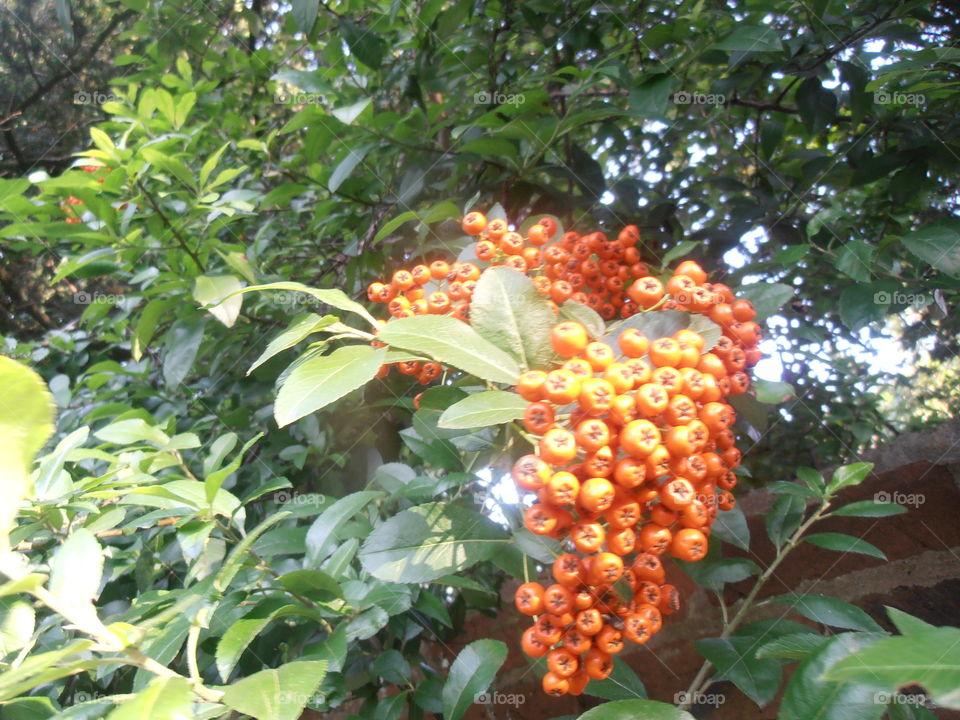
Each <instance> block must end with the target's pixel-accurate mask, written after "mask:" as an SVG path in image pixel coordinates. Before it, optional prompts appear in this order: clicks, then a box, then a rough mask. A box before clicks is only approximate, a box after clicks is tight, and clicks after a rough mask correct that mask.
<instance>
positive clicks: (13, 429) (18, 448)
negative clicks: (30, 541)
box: [0, 355, 54, 554]
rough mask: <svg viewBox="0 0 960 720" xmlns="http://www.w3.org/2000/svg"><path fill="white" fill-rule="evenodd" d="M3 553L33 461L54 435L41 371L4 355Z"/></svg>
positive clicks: (0, 432) (0, 445)
mask: <svg viewBox="0 0 960 720" xmlns="http://www.w3.org/2000/svg"><path fill="white" fill-rule="evenodd" d="M0 388H3V402H2V403H0V494H2V496H3V502H2V503H0V554H2V553H3V552H4V551H5V550H6V549H7V548H8V539H7V533H8V531H9V530H10V528H12V527H13V523H14V519H15V518H16V516H17V510H18V507H19V505H20V500H21V499H22V498H24V497H25V496H26V495H27V493H28V491H29V484H30V480H29V472H30V465H31V463H32V462H33V458H34V456H35V455H36V454H37V453H38V452H39V451H40V448H42V447H43V446H44V445H45V444H46V443H47V440H49V439H50V436H51V435H53V429H54V425H53V418H54V405H53V397H52V396H51V395H50V391H49V390H48V389H47V385H46V383H44V381H43V380H42V379H41V378H40V376H39V375H37V373H35V372H34V371H33V370H31V369H30V368H28V367H27V366H26V365H21V364H20V363H18V362H17V361H15V360H11V359H10V358H8V357H5V356H3V355H0Z"/></svg>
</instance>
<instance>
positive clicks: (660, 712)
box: [577, 682, 695, 720]
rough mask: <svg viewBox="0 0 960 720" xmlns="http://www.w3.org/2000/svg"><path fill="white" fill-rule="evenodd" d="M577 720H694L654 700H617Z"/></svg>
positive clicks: (674, 708)
mask: <svg viewBox="0 0 960 720" xmlns="http://www.w3.org/2000/svg"><path fill="white" fill-rule="evenodd" d="M590 684H591V685H592V684H593V683H592V682H591V683H590ZM577 720H695V718H694V717H693V715H691V714H690V713H688V712H686V711H685V710H680V709H679V708H676V707H674V706H673V705H668V704H667V703H662V702H657V701H656V700H617V701H616V702H609V703H603V704H602V705H599V706H598V707H595V708H593V709H592V710H587V711H586V712H585V713H584V714H583V715H581V716H580V717H579V718H577Z"/></svg>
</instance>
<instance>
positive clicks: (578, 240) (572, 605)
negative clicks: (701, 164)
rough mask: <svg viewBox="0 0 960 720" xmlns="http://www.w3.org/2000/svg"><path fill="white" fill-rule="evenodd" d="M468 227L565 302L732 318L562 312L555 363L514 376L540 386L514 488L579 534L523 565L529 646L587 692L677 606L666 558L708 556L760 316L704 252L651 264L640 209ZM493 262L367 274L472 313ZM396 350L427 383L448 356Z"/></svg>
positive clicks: (552, 687)
mask: <svg viewBox="0 0 960 720" xmlns="http://www.w3.org/2000/svg"><path fill="white" fill-rule="evenodd" d="M462 227H463V229H464V231H465V232H466V233H467V234H468V235H471V236H474V237H475V238H476V244H475V247H474V250H475V254H476V257H477V259H478V261H479V262H480V263H481V265H483V264H486V265H487V266H489V267H493V266H497V265H506V266H509V267H512V268H514V269H516V270H517V271H519V272H522V273H524V274H526V275H527V276H529V277H530V278H531V280H532V282H533V284H534V286H535V287H536V289H537V291H538V292H540V293H541V294H542V295H544V296H546V297H547V299H548V302H549V304H550V305H551V307H552V308H553V310H554V311H555V313H556V312H559V306H560V305H562V304H563V303H565V302H568V301H572V302H576V303H581V304H584V305H587V306H589V307H591V308H593V309H594V310H595V311H596V312H597V313H598V314H599V315H600V316H601V317H603V318H604V319H606V320H613V319H615V318H617V317H618V316H619V317H621V318H629V317H631V316H633V315H636V314H637V313H648V312H654V311H660V310H680V311H685V312H688V313H691V314H695V315H703V316H706V317H708V318H709V319H710V320H712V321H713V323H715V324H716V325H717V326H719V327H720V330H721V332H722V334H721V335H720V337H719V339H716V340H714V338H715V337H716V336H715V335H712V336H711V337H710V340H709V342H710V347H707V339H706V338H705V336H704V334H701V333H700V332H696V331H695V330H694V329H681V330H679V331H677V332H676V333H674V334H673V335H672V336H666V337H654V338H648V337H646V336H645V335H644V334H643V333H642V332H641V331H639V330H638V329H636V328H635V327H629V326H628V327H627V329H624V330H623V331H622V332H620V333H619V336H618V338H617V340H616V346H617V350H619V352H618V351H617V350H615V349H614V348H613V347H612V345H611V344H607V343H605V342H602V341H600V339H599V338H590V337H589V336H588V333H587V330H586V328H585V327H584V326H583V325H581V324H580V323H578V322H574V321H563V322H559V323H558V324H557V325H555V326H554V327H553V329H552V331H551V338H550V339H551V343H552V345H553V349H554V350H555V351H556V353H557V355H558V356H559V357H560V358H561V359H562V360H561V362H560V363H558V364H559V367H554V368H553V369H550V370H529V371H527V372H525V373H523V374H522V375H521V376H520V378H519V380H518V382H517V386H516V392H517V393H519V394H520V395H521V396H522V397H523V398H524V399H525V400H526V401H528V403H529V404H528V406H527V408H526V410H525V412H524V417H523V426H524V428H525V430H526V432H527V433H529V434H530V436H531V441H532V442H533V443H534V444H535V446H536V452H535V454H534V453H532V454H528V455H525V456H524V457H521V458H520V459H519V460H518V461H517V462H516V463H515V465H514V466H513V472H512V474H513V478H514V480H515V481H516V483H517V485H518V486H519V487H520V489H521V490H522V491H523V492H525V493H535V494H536V497H537V502H535V503H534V504H532V505H531V506H530V507H529V508H527V510H526V511H525V514H524V523H525V526H526V527H527V529H529V530H530V531H531V532H533V533H536V534H538V535H544V536H549V537H551V538H554V539H558V540H563V541H565V542H566V543H568V546H567V547H566V550H567V552H565V553H564V554H562V555H560V556H559V557H558V558H556V561H555V562H554V564H553V568H552V574H553V580H554V583H553V584H552V585H549V586H548V587H546V588H545V587H543V585H541V584H540V583H537V582H526V583H524V584H523V585H521V586H520V588H519V589H518V590H517V592H516V595H515V603H516V606H517V609H518V610H520V612H522V613H524V614H526V615H529V616H531V617H533V618H534V624H533V626H532V627H530V628H528V629H527V630H526V631H525V632H524V634H523V638H522V646H523V650H524V651H525V652H526V653H527V654H528V655H530V656H532V657H537V658H539V657H546V659H547V665H548V668H549V672H547V674H546V675H545V676H544V679H543V688H544V690H545V691H546V692H547V693H548V694H551V695H563V694H566V693H571V694H575V695H578V694H580V693H581V692H583V690H584V689H585V687H586V685H587V683H588V682H589V681H590V679H591V678H593V679H602V678H605V677H607V676H608V675H609V674H610V672H611V671H612V669H613V656H614V655H616V654H617V653H619V652H620V651H621V650H623V648H624V646H625V642H626V641H631V642H635V643H645V642H647V641H648V640H649V639H650V637H651V636H653V635H654V634H655V633H656V632H657V631H659V629H660V627H661V626H662V624H663V616H664V615H669V614H671V613H673V612H676V611H677V610H679V608H680V596H679V593H678V591H677V589H676V588H675V587H674V586H673V585H670V584H667V583H666V573H665V569H664V566H663V564H662V562H661V559H660V558H661V557H662V556H664V555H670V556H673V557H675V558H679V559H682V560H686V561H696V560H700V559H702V558H703V557H704V556H705V555H706V553H707V547H708V542H709V541H708V538H709V535H710V526H711V524H712V523H713V521H714V520H715V519H716V517H717V512H718V510H728V509H731V508H733V506H734V499H733V495H732V493H731V492H730V491H731V490H732V489H733V488H734V486H735V485H736V483H737V476H736V475H735V474H734V472H733V470H734V468H736V467H737V466H738V465H739V464H740V451H739V450H737V448H736V446H735V437H734V434H733V431H732V426H733V423H734V421H735V419H736V415H735V413H734V410H733V408H732V407H731V406H730V405H729V404H728V403H727V402H726V398H727V397H728V396H730V395H737V394H742V393H744V392H746V391H747V389H748V388H749V386H750V379H749V376H748V375H747V370H748V368H750V367H752V366H753V365H755V364H756V363H757V362H758V361H759V360H760V358H761V354H760V350H759V349H758V347H757V345H758V343H759V340H760V326H759V324H757V323H756V322H755V321H754V317H755V311H754V309H753V306H752V305H751V304H750V303H749V301H747V300H745V299H736V298H735V297H734V294H733V292H732V290H731V289H730V288H729V287H727V286H726V285H724V284H722V283H710V282H708V281H707V274H706V272H705V271H704V270H703V269H702V268H701V267H700V266H699V265H698V264H697V263H696V262H694V261H692V260H685V261H683V262H681V263H680V264H679V265H678V266H677V268H676V269H675V270H674V271H673V272H672V273H671V274H669V275H668V276H666V277H664V278H663V279H660V278H658V277H656V276H654V275H652V274H651V272H650V269H649V268H648V266H647V265H646V264H645V263H644V262H643V261H642V259H641V256H640V252H639V250H638V249H637V247H636V245H637V243H638V242H639V240H640V233H639V231H638V230H637V228H636V227H635V226H628V227H626V228H624V229H623V230H622V231H621V232H620V233H619V234H618V236H617V239H616V240H609V239H608V238H607V236H606V235H604V234H603V233H601V232H593V233H589V234H586V235H580V234H578V233H576V232H567V233H564V234H563V235H560V234H559V232H558V230H559V229H558V227H557V223H556V221H555V220H553V219H552V218H550V217H544V218H541V219H539V220H538V221H537V222H536V223H534V224H533V225H532V226H530V228H529V229H528V230H527V232H526V234H525V236H524V235H522V234H520V233H518V232H515V231H512V230H510V226H509V224H508V223H507V222H506V221H505V220H500V219H493V220H490V221H489V222H488V220H487V218H486V217H484V215H483V214H482V213H479V212H471V213H468V214H467V215H466V216H465V217H464V218H463V220H462ZM555 237H558V239H557V241H555V242H551V240H552V239H554V238H555ZM484 269H485V268H484ZM482 272H483V270H482V269H481V267H480V266H478V265H477V264H476V263H472V262H454V263H452V264H450V263H447V262H446V261H444V260H436V261H434V262H432V263H431V264H429V265H417V266H415V267H413V268H411V269H410V270H398V271H397V272H396V273H394V275H393V277H392V279H391V281H390V282H389V283H383V282H375V283H372V284H371V285H370V286H369V288H368V291H367V292H368V297H369V298H370V299H371V300H372V301H374V302H380V303H385V304H387V306H388V309H389V312H390V314H391V315H392V316H393V317H397V318H401V317H410V316H414V315H423V314H450V315H453V316H454V317H456V318H458V319H460V320H462V321H464V322H469V321H470V298H471V296H472V294H473V292H474V289H475V287H476V283H477V280H478V279H479V278H480V276H481V274H482ZM428 285H430V287H431V288H436V289H432V290H431V291H429V292H428V290H427V288H426V286H428ZM707 325H709V323H707ZM694 326H695V327H696V326H697V325H694ZM704 332H706V331H704ZM715 332H716V329H715V328H714V333H715ZM706 334H709V333H706ZM374 342H376V341H374ZM397 365H398V369H399V370H400V372H402V373H405V374H407V375H412V376H416V377H417V378H418V379H419V380H420V382H421V383H422V384H427V383H429V382H430V381H431V380H433V379H434V378H436V377H438V376H439V375H440V374H441V373H442V371H443V369H442V367H441V366H440V365H438V364H437V363H419V362H415V361H414V362H407V363H397ZM389 369H390V368H389V366H384V368H381V373H382V374H385V373H386V372H389ZM627 587H629V592H627V591H626V588H627Z"/></svg>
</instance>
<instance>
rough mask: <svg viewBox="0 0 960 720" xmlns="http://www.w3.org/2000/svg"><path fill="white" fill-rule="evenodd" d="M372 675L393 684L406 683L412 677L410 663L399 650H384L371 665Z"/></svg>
mask: <svg viewBox="0 0 960 720" xmlns="http://www.w3.org/2000/svg"><path fill="white" fill-rule="evenodd" d="M371 670H372V671H373V673H374V675H376V676H377V677H378V678H383V680H384V681H385V682H388V683H393V684H394V685H406V684H407V683H409V682H410V680H411V679H412V677H413V676H412V673H411V672H410V663H408V662H407V661H406V659H405V658H404V657H403V654H402V653H401V652H400V651H399V650H384V651H383V652H381V653H380V654H379V655H377V659H376V660H374V661H373V665H372V667H371Z"/></svg>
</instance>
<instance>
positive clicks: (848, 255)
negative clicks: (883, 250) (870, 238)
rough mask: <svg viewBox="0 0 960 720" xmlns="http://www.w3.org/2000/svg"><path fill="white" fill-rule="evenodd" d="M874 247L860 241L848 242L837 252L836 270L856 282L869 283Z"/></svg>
mask: <svg viewBox="0 0 960 720" xmlns="http://www.w3.org/2000/svg"><path fill="white" fill-rule="evenodd" d="M874 250H875V248H874V246H873V245H868V244H867V243H865V242H863V241H861V240H850V241H849V242H847V243H846V244H844V245H843V247H841V248H840V250H839V251H837V259H836V266H837V270H839V271H840V272H842V273H844V274H845V275H847V276H849V277H851V278H853V279H854V280H856V281H858V282H869V280H870V264H871V263H872V262H873V253H874Z"/></svg>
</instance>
